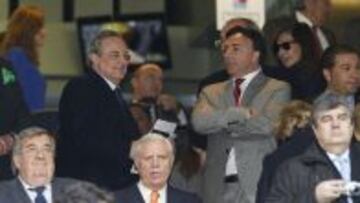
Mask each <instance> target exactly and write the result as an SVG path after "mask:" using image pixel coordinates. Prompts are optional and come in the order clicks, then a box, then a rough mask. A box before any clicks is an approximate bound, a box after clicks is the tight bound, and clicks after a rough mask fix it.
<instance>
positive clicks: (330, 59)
mask: <svg viewBox="0 0 360 203" xmlns="http://www.w3.org/2000/svg"><path fill="white" fill-rule="evenodd" d="M340 54H356V55H358V56H360V54H359V51H357V50H356V49H355V48H354V47H352V46H349V45H345V44H338V45H334V46H330V47H329V48H327V49H326V50H325V52H324V53H323V55H322V57H321V61H320V67H321V68H322V69H323V70H325V69H328V70H329V69H331V68H332V67H333V66H334V65H335V59H336V56H337V55H340Z"/></svg>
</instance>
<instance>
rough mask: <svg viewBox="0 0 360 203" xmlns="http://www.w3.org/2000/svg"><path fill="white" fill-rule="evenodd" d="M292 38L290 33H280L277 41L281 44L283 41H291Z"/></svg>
mask: <svg viewBox="0 0 360 203" xmlns="http://www.w3.org/2000/svg"><path fill="white" fill-rule="evenodd" d="M293 39H294V38H293V36H292V35H291V33H290V32H282V33H280V35H279V37H278V41H280V42H283V41H285V40H293Z"/></svg>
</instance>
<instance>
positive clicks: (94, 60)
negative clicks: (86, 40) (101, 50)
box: [89, 53, 99, 64]
mask: <svg viewBox="0 0 360 203" xmlns="http://www.w3.org/2000/svg"><path fill="white" fill-rule="evenodd" d="M89 60H90V61H91V63H92V64H96V63H97V61H98V60H99V56H98V55H97V54H95V53H91V54H90V55H89Z"/></svg>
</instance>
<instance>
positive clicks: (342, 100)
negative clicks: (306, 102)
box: [311, 91, 355, 125]
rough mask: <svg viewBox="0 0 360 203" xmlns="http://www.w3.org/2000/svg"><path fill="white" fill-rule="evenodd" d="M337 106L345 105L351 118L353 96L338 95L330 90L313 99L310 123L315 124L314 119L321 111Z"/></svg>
mask: <svg viewBox="0 0 360 203" xmlns="http://www.w3.org/2000/svg"><path fill="white" fill-rule="evenodd" d="M339 106H343V107H345V108H346V109H347V110H348V111H349V112H350V114H351V118H352V120H353V114H354V108H355V107H354V101H353V97H351V96H349V95H339V94H335V93H333V92H331V91H326V92H325V93H323V94H322V95H320V96H319V97H318V98H317V99H316V100H315V101H314V104H313V110H312V115H311V118H312V123H313V124H314V125H316V120H317V118H318V116H319V114H320V113H321V112H324V111H328V110H332V109H335V108H337V107H339Z"/></svg>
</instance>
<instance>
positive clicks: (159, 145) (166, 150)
mask: <svg viewBox="0 0 360 203" xmlns="http://www.w3.org/2000/svg"><path fill="white" fill-rule="evenodd" d="M140 152H141V154H142V155H143V156H148V155H157V154H162V155H164V154H170V146H169V144H168V143H167V142H166V141H164V140H151V141H147V142H145V143H144V144H143V145H142V148H141V151H140Z"/></svg>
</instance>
